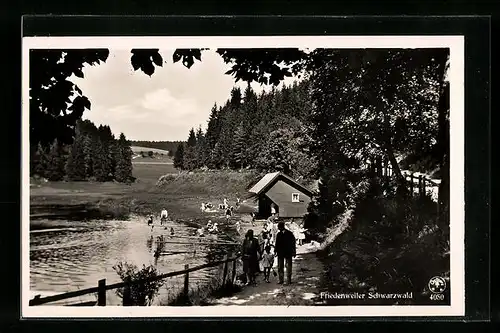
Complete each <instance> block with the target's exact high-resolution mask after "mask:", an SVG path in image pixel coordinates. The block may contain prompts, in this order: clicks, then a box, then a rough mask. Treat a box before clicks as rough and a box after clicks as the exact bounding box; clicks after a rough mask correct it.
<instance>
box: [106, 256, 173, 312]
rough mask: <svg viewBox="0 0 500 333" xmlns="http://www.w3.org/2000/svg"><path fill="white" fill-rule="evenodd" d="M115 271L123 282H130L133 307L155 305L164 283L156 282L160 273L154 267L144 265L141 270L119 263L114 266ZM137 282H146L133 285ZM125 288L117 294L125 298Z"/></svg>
mask: <svg viewBox="0 0 500 333" xmlns="http://www.w3.org/2000/svg"><path fill="white" fill-rule="evenodd" d="M113 269H114V270H115V271H116V273H117V274H118V275H119V276H120V278H121V279H122V281H123V282H130V283H131V287H130V299H131V303H132V304H131V305H135V306H146V305H151V304H152V303H153V299H154V297H155V296H156V295H157V294H158V291H159V290H160V288H161V286H163V284H164V281H162V280H154V281H151V279H154V278H155V277H157V276H158V271H157V270H156V267H154V266H153V265H150V266H146V265H143V266H142V268H141V269H139V268H138V267H137V266H135V265H133V264H129V263H126V262H119V263H118V264H117V265H115V266H113ZM136 281H144V282H143V283H133V282H136ZM123 292H124V290H123V288H119V289H117V290H116V294H117V295H118V296H120V297H121V298H123Z"/></svg>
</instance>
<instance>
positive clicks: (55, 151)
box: [46, 139, 64, 181]
mask: <svg viewBox="0 0 500 333" xmlns="http://www.w3.org/2000/svg"><path fill="white" fill-rule="evenodd" d="M46 177H47V179H48V180H51V181H59V180H62V179H63V178H64V159H63V156H62V149H61V146H60V145H59V142H58V141H57V139H55V140H54V142H53V143H52V145H51V146H50V151H49V154H48V159H47V171H46Z"/></svg>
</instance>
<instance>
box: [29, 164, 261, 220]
mask: <svg viewBox="0 0 500 333" xmlns="http://www.w3.org/2000/svg"><path fill="white" fill-rule="evenodd" d="M171 168H172V166H171V165H160V164H151V165H148V164H134V170H133V171H134V176H135V177H136V178H137V180H136V182H134V183H133V184H130V185H127V184H122V183H116V182H105V183H99V182H33V183H32V184H31V186H30V214H31V217H32V219H36V218H52V219H58V218H64V217H65V216H68V217H69V216H71V217H72V218H73V217H74V218H75V219H78V218H79V217H81V218H127V217H128V216H129V215H131V214H136V215H145V214H155V215H158V214H159V212H160V211H161V210H162V209H163V208H165V209H167V210H168V211H169V215H171V216H172V218H174V219H176V220H189V219H193V218H197V217H199V216H200V215H201V212H200V210H199V207H200V204H201V202H213V203H214V204H217V203H221V202H222V200H223V198H224V197H226V198H227V199H228V200H229V201H230V202H235V201H236V198H237V197H240V198H241V197H243V196H245V195H246V194H247V190H248V188H249V186H251V185H253V183H255V182H256V181H257V180H258V179H259V175H257V174H256V173H254V172H251V171H248V172H230V171H217V172H198V173H184V172H183V173H179V172H171Z"/></svg>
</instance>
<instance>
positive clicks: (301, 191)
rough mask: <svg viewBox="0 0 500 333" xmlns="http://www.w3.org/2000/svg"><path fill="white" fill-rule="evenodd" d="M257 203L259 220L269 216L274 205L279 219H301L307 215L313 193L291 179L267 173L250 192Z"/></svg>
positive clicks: (278, 174)
mask: <svg viewBox="0 0 500 333" xmlns="http://www.w3.org/2000/svg"><path fill="white" fill-rule="evenodd" d="M249 192H250V193H251V197H252V198H253V199H254V200H255V201H256V202H257V203H258V213H257V216H258V217H259V218H264V219H265V218H268V217H269V216H270V215H271V206H272V205H274V207H275V209H276V213H277V215H278V217H279V218H292V219H293V218H302V217H304V215H305V214H306V213H307V207H308V205H309V203H310V202H311V197H312V195H313V192H312V191H311V190H310V189H308V188H307V187H305V186H303V185H301V184H299V183H298V182H297V181H295V180H294V179H292V178H291V177H289V176H287V175H285V174H283V173H281V172H273V173H268V174H266V175H265V176H264V177H262V179H261V180H259V181H258V182H257V184H255V185H254V186H253V187H252V188H251V189H250V190H249Z"/></svg>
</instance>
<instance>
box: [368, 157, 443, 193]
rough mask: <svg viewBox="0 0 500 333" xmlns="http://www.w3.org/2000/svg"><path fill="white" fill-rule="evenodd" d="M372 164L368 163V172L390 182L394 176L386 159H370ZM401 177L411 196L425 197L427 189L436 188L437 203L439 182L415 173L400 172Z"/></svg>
mask: <svg viewBox="0 0 500 333" xmlns="http://www.w3.org/2000/svg"><path fill="white" fill-rule="evenodd" d="M371 161H372V162H369V165H370V166H369V169H370V171H371V172H372V173H373V174H374V175H375V176H378V177H382V178H384V179H385V180H390V179H391V178H393V176H394V172H393V170H392V166H391V164H390V163H389V161H388V160H387V159H381V158H372V160H371ZM402 173H403V176H404V178H405V181H406V185H407V186H408V190H409V192H410V194H411V195H415V194H418V195H420V196H423V195H427V194H428V192H427V190H428V189H429V188H436V192H435V195H434V198H433V199H434V200H435V201H437V198H438V197H439V184H440V180H435V179H431V178H429V177H427V176H426V175H422V174H419V173H415V172H408V171H404V170H402Z"/></svg>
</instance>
